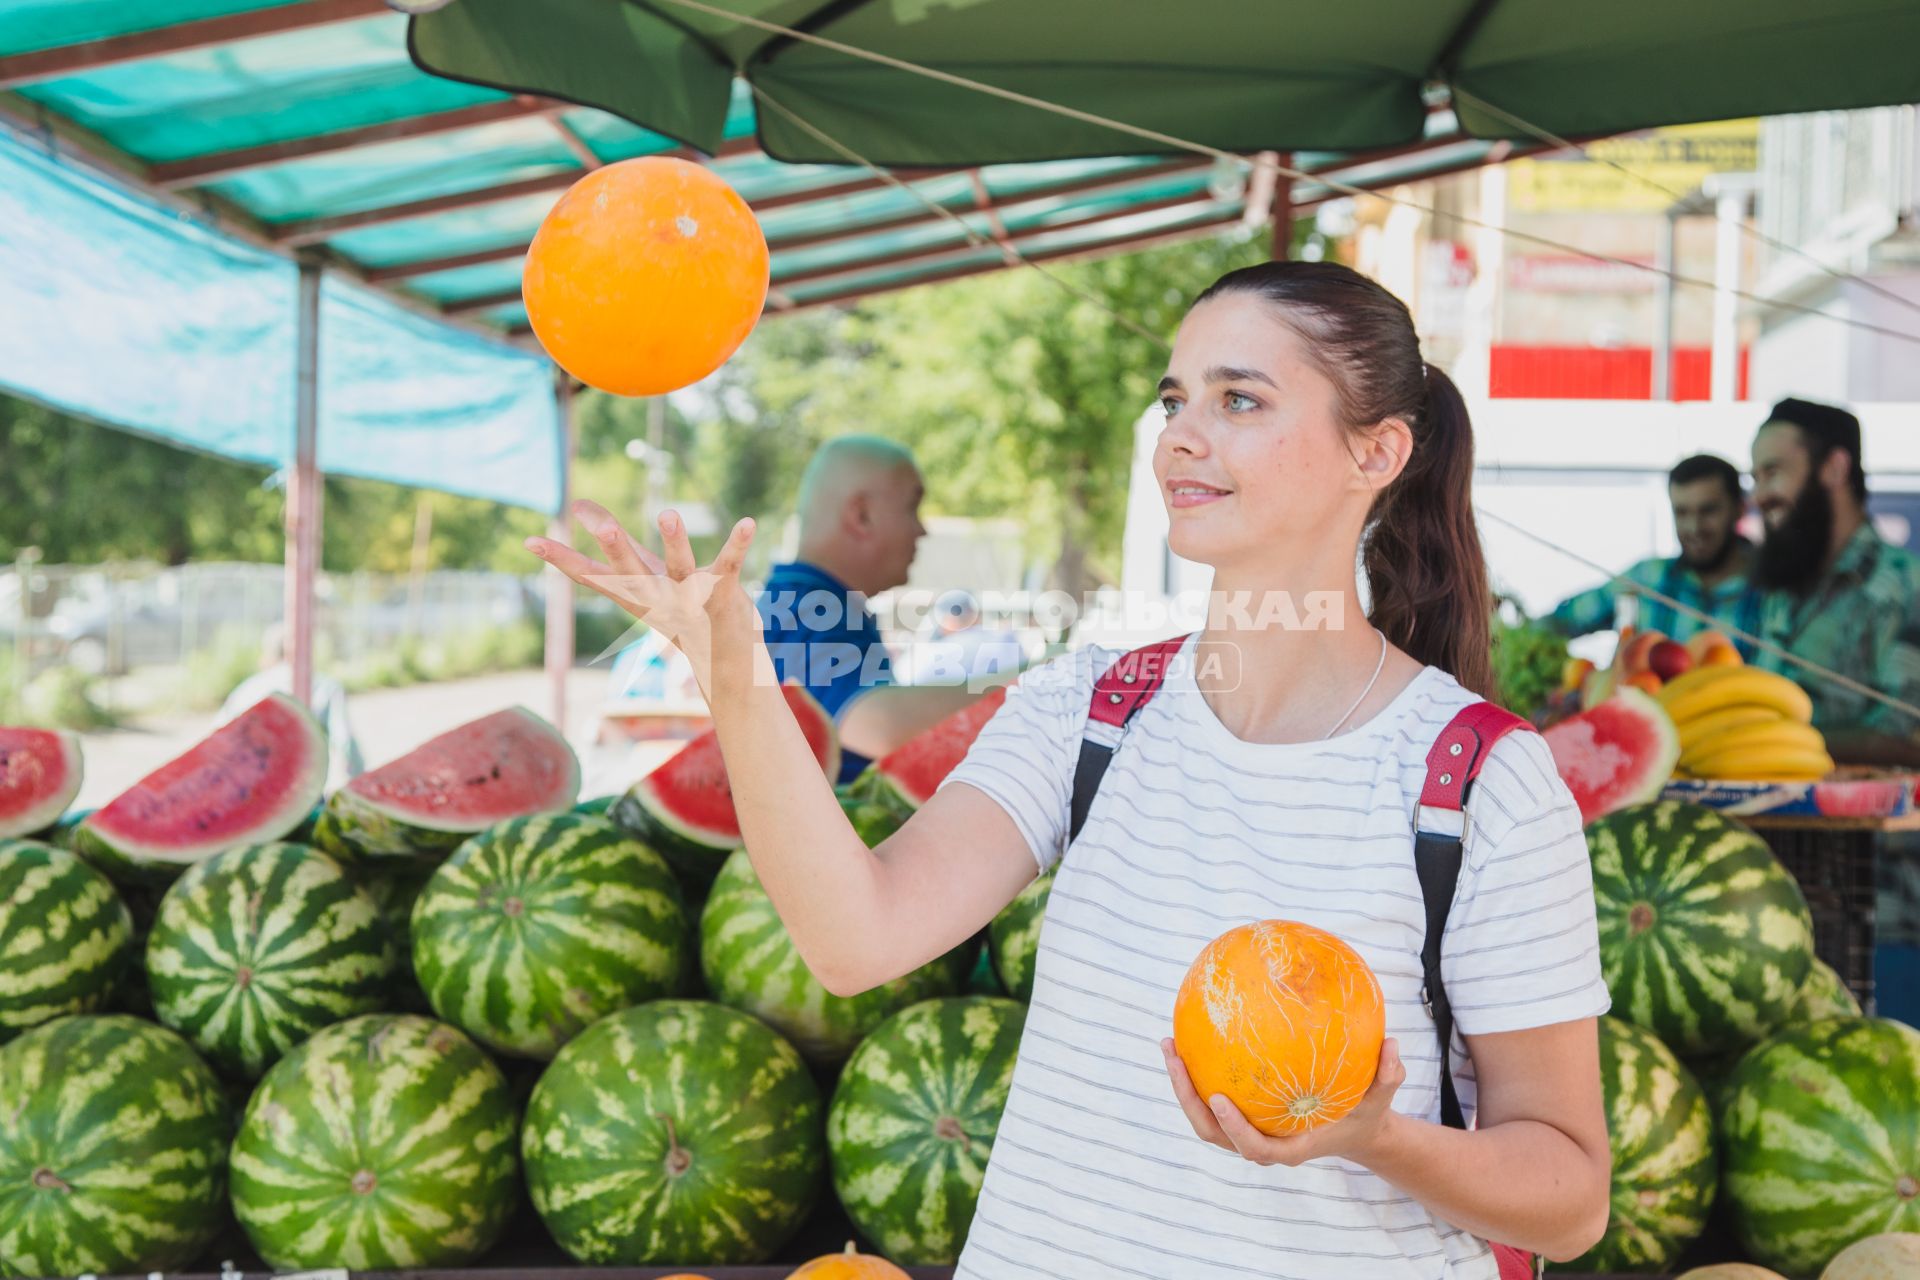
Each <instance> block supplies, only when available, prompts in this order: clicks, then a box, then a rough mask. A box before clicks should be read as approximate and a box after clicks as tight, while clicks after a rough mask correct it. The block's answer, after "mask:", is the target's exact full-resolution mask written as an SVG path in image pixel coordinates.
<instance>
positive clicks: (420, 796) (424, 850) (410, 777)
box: [313, 707, 580, 866]
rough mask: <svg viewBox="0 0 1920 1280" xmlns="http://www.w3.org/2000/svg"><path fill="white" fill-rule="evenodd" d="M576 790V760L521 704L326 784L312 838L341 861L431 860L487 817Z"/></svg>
mask: <svg viewBox="0 0 1920 1280" xmlns="http://www.w3.org/2000/svg"><path fill="white" fill-rule="evenodd" d="M579 798H580V761H579V760H578V758H576V757H575V756H574V754H573V748H572V747H570V746H568V745H567V740H566V738H564V737H563V736H561V734H560V732H559V730H557V729H555V728H554V727H553V726H552V725H550V724H548V723H547V722H546V721H545V720H542V719H541V718H540V717H539V716H537V715H535V714H533V712H531V711H528V710H527V709H526V708H524V707H512V708H509V709H508V710H506V711H496V712H494V713H493V714H492V715H489V716H482V717H481V718H480V719H478V720H473V721H470V722H468V723H467V724H463V725H461V726H460V727H459V728H457V729H450V730H448V731H447V732H446V733H443V734H441V735H440V736H439V737H437V738H433V739H431V740H430V741H428V742H426V743H423V744H422V745H420V746H418V747H415V748H414V749H413V750H412V751H409V752H408V753H407V754H406V755H403V756H401V757H400V758H399V759H398V760H395V761H393V762H392V763H390V764H387V765H383V766H381V767H380V768H378V769H375V770H373V771H372V772H371V773H363V774H361V775H360V776H358V777H356V778H354V779H353V780H352V781H351V782H349V783H347V785H346V786H344V787H342V788H340V790H338V791H336V792H334V793H333V795H332V797H331V798H329V799H328V801H327V807H326V810H325V812H323V813H322V814H321V815H320V818H319V820H318V822H316V823H315V826H314V835H313V839H314V843H315V844H316V845H318V846H319V847H320V848H321V849H322V850H324V851H326V852H327V853H330V854H332V855H334V856H335V857H337V858H339V859H340V860H341V861H342V862H343V863H344V864H346V865H348V866H355V865H359V864H363V863H370V864H375V865H377V864H380V863H382V862H384V861H390V860H395V859H398V860H402V861H405V860H411V859H424V860H426V861H428V862H439V861H440V860H442V859H443V858H445V857H446V856H447V855H448V854H449V853H451V852H453V850H455V849H457V848H459V846H460V844H461V842H462V841H464V840H465V839H466V838H467V837H468V836H471V835H475V834H477V833H479V832H481V831H484V830H486V829H487V828H488V827H490V826H492V825H493V824H495V823H496V822H505V821H507V820H508V819H511V818H523V817H526V816H528V815H530V814H535V813H558V812H560V811H562V810H565V809H570V808H572V807H573V805H574V802H575V801H576V800H578V799H579Z"/></svg>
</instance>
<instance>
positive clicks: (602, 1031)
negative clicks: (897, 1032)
mask: <svg viewBox="0 0 1920 1280" xmlns="http://www.w3.org/2000/svg"><path fill="white" fill-rule="evenodd" d="M821 1124H822V1115H821V1105H820V1093H819V1089H818V1087H817V1086H816V1085H815V1084H814V1082H813V1078H812V1076H810V1075H809V1074H808V1073H807V1069H806V1066H805V1065H804V1064H803V1063H802V1062H801V1060H800V1055H799V1054H798V1053H796V1052H794V1050H793V1047H792V1046H791V1045H789V1044H788V1043H787V1042H786V1041H785V1040H782V1039H781V1038H780V1037H779V1035H777V1034H776V1033H775V1032H774V1031H773V1030H772V1029H770V1028H769V1027H768V1026H767V1025H766V1024H765V1023H763V1022H761V1021H760V1020H759V1019H757V1018H752V1017H749V1016H748V1015H746V1014H744V1013H740V1012H738V1011H737V1010H734V1009H729V1008H726V1007H725V1006H723V1005H717V1004H707V1003H704V1002H700V1001H692V1000H656V1001H654V1002H653V1003H652V1004H645V1005H640V1006H638V1007H637V1008H633V1009H628V1010H626V1011H625V1012H624V1013H617V1014H614V1015H612V1016H611V1017H608V1018H603V1019H601V1020H600V1021H599V1022H596V1023H595V1024H594V1025H593V1026H591V1027H589V1028H588V1029H587V1030H586V1031H585V1032H583V1033H582V1034H580V1035H578V1036H576V1037H574V1039H572V1040H571V1041H569V1042H568V1043H567V1045H566V1047H564V1048H563V1049H561V1050H560V1052H559V1054H558V1055H557V1056H556V1057H555V1058H554V1060H553V1065H552V1066H550V1067H548V1068H547V1071H546V1074H544V1075H543V1076H541V1077H540V1083H539V1084H538V1085H536V1086H535V1087H534V1090H533V1097H532V1099H531V1100H530V1101H529V1102H528V1103H527V1117H526V1125H525V1129H524V1131H523V1135H522V1140H521V1145H522V1151H523V1153H524V1156H525V1159H526V1170H527V1184H528V1187H529V1189H530V1190H531V1191H532V1193H533V1203H534V1207H535V1208H536V1209H538V1210H539V1212H540V1216H541V1218H542V1219H543V1220H544V1221H545V1222H546V1224H547V1229H548V1230H549V1231H550V1232H552V1234H553V1238H554V1240H555V1241H556V1242H557V1243H558V1244H559V1245H560V1247H561V1248H563V1249H565V1250H566V1251H567V1252H568V1253H570V1254H572V1255H573V1256H574V1257H575V1258H577V1259H579V1260H580V1261H582V1262H586V1263H593V1264H601V1265H605V1264H619V1265H626V1266H646V1265H652V1264H667V1265H686V1264H701V1265H708V1266H717V1265H726V1264H729V1263H745V1262H759V1261H763V1260H764V1259H766V1258H768V1257H771V1256H772V1255H773V1253H774V1252H775V1251H776V1250H778V1249H779V1248H780V1246H781V1245H783V1244H784V1243H785V1242H786V1241H787V1239H788V1237H790V1236H791V1235H792V1234H793V1232H794V1230H795V1229H796V1228H798V1227H799V1225H800V1223H801V1221H802V1220H803V1219H805V1218H806V1216H807V1214H808V1213H809V1212H810V1211H811V1210H812V1208H813V1205H814V1201H815V1199H816V1198H817V1197H818V1196H819V1194H820V1190H821V1183H822V1181H823V1176H824V1174H825V1169H826V1151H825V1142H824V1140H823V1137H822V1133H821Z"/></svg>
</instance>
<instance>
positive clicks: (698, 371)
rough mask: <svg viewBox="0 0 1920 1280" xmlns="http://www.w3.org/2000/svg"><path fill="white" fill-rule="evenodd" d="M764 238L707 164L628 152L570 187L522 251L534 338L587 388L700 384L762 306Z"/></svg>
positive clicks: (636, 389)
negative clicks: (625, 157) (624, 157)
mask: <svg viewBox="0 0 1920 1280" xmlns="http://www.w3.org/2000/svg"><path fill="white" fill-rule="evenodd" d="M768 279H769V277H768V257H767V239H766V236H765V235H763V234H762V233H761V231H760V224H759V222H758V221H757V220H756V219H755V218H754V216H753V211H752V210H751V209H749V208H748V207H747V202H746V201H745V200H742V199H741V198H740V196H739V194H738V193H737V192H735V191H734V189H733V188H732V187H729V186H728V185H727V184H726V183H725V182H724V181H722V180H721V179H720V178H719V177H717V176H715V174H714V173H713V171H712V170H710V169H707V168H704V167H703V166H701V165H697V164H692V163H690V162H688V161H685V160H676V159H672V158H670V157H666V156H644V157H641V158H640V159H637V160H622V161H620V162H619V163H617V164H610V165H607V166H605V167H604V168H600V169H595V170H594V171H593V172H592V173H590V174H588V175H587V176H586V177H584V178H582V179H580V181H578V182H576V183H574V184H573V186H572V187H571V188H569V189H568V191H567V193H566V194H565V195H563V196H561V197H560V201H559V203H558V204H556V205H554V206H553V209H552V210H551V211H550V212H549V213H548V214H547V217H546V220H545V221H544V222H542V223H541V224H540V230H539V231H538V232H537V233H536V234H535V235H534V237H533V244H532V245H531V246H530V247H529V248H528V250H527V265H526V269H525V270H524V271H523V272H522V273H521V280H520V291H521V296H522V297H524V298H525V299H526V303H527V320H528V322H529V323H530V324H532V326H533V332H534V336H535V337H537V338H539V339H540V345H541V346H542V347H544V348H546V352H547V354H548V355H550V356H552V357H553V359H554V362H555V363H557V364H558V365H559V366H560V367H561V368H563V369H565V370H566V371H567V372H568V373H570V374H572V375H573V376H574V377H576V378H578V379H580V381H582V382H584V383H586V384H587V385H588V386H593V387H598V388H600V389H601V390H602V391H610V392H612V393H614V394H615V395H622V396H657V395H665V394H666V393H667V392H669V391H676V390H678V389H679V388H681V387H684V386H688V385H690V384H692V383H695V382H698V381H699V380H700V379H702V378H704V377H706V376H707V375H708V374H710V373H712V372H713V371H714V370H715V369H718V368H719V367H720V366H721V365H722V364H724V363H726V360H727V357H728V356H731V355H732V354H733V353H734V351H735V350H737V349H738V348H739V346H740V344H741V343H742V342H744V341H746V337H747V335H748V334H749V333H751V332H753V326H754V325H755V324H756V323H757V322H758V321H759V319H760V310H761V308H762V307H763V306H765V305H766V301H767V283H768Z"/></svg>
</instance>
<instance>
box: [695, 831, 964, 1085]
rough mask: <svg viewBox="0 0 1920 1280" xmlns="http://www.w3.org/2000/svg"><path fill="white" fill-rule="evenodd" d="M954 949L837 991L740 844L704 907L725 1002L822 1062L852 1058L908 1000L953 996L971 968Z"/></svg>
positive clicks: (718, 993) (704, 950) (705, 933)
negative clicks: (809, 958) (813, 964)
mask: <svg viewBox="0 0 1920 1280" xmlns="http://www.w3.org/2000/svg"><path fill="white" fill-rule="evenodd" d="M973 956H974V952H973V951H972V950H971V949H966V952H965V956H964V963H962V961H961V960H960V959H958V958H956V957H955V956H954V955H953V954H951V953H949V954H948V955H947V956H943V957H941V958H940V959H938V960H934V961H932V962H930V963H928V964H925V965H922V966H921V967H920V968H918V969H915V970H914V971H913V972H912V973H909V974H906V975H904V976H902V977H899V978H895V979H894V980H893V981H892V982H889V983H886V984H884V985H882V986H878V987H875V988H874V989H873V990H871V991H866V992H862V993H861V994H860V995H857V996H836V995H834V994H833V993H832V992H830V991H828V990H827V989H826V988H825V987H823V986H821V985H820V980H819V979H818V978H815V977H814V976H813V971H812V970H810V969H808V968H807V963H806V961H805V960H802V959H801V958H800V951H799V948H797V947H795V946H794V945H793V939H792V938H791V937H790V936H788V934H787V928H786V926H785V925H783V924H782V923H780V915H779V913H778V912H777V911H775V910H774V907H773V900H772V899H771V898H769V897H768V896H767V891H766V889H764V888H763V887H762V886H761V884H760V877H759V876H757V875H755V874H754V872H753V863H752V862H750V861H749V860H748V858H747V852H746V850H744V849H742V850H739V851H738V852H736V853H734V854H733V856H731V857H729V858H728V859H727V863H726V865H725V866H724V867H722V868H721V869H720V876H719V878H718V879H716V880H715V881H714V882H713V893H712V894H711V896H709V897H708V899H707V905H706V908H705V909H704V910H703V911H702V912H701V913H700V968H701V971H702V972H703V973H705V975H706V979H707V985H708V986H709V987H710V988H711V989H712V991H713V994H714V998H715V999H716V1000H718V1001H719V1002H720V1003H721V1004H727V1005H732V1006H733V1007H734V1008H736V1009H743V1010H745V1011H746V1012H748V1013H751V1014H753V1015H754V1016H755V1017H757V1018H760V1019H762V1020H763V1021H765V1022H766V1023H767V1024H768V1025H770V1026H771V1027H772V1028H773V1029H774V1030H775V1031H778V1032H779V1033H780V1034H781V1035H783V1036H785V1037H786V1038H787V1039H788V1040H790V1041H792V1042H793V1045H794V1047H795V1048H797V1049H799V1050H800V1054H801V1056H802V1057H804V1058H806V1060H807V1061H808V1062H811V1063H813V1064H814V1065H816V1066H821V1067H831V1066H835V1065H837V1064H839V1063H841V1062H843V1061H845V1060H846V1057H847V1055H848V1054H850V1053H852V1052H853V1049H854V1046H855V1045H857V1044H859V1043H860V1041H861V1040H862V1039H863V1038H865V1037H866V1035H867V1033H869V1032H870V1031H872V1030H873V1029H874V1028H875V1027H877V1026H879V1025H880V1024H881V1023H883V1022H885V1021H886V1020H887V1019H888V1018H889V1017H891V1016H893V1015H894V1014H895V1013H897V1012H899V1011H900V1010H902V1009H904V1008H906V1007H907V1006H908V1005H910V1004H918V1003H919V1002H920V1001H922V1000H926V999H930V998H932V997H934V996H946V995H952V994H953V993H954V992H956V991H958V990H960V987H961V984H962V983H964V982H965V981H966V979H967V974H968V973H969V972H970V971H971V970H972V968H973Z"/></svg>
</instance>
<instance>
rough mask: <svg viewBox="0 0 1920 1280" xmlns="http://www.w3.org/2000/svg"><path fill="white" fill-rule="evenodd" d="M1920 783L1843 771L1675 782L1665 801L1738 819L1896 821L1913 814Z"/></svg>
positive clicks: (1863, 771) (1892, 775)
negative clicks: (1809, 776)
mask: <svg viewBox="0 0 1920 1280" xmlns="http://www.w3.org/2000/svg"><path fill="white" fill-rule="evenodd" d="M1916 783H1920V778H1915V777H1914V776H1913V775H1911V774H1903V773H1880V772H1874V771H1871V770H1866V769H1843V770H1839V771H1837V772H1835V773H1834V774H1833V775H1832V776H1831V777H1828V778H1823V779H1822V780H1820V781H1819V782H1737V781H1733V780H1730V779H1723V778H1713V779H1691V780H1684V781H1683V780H1680V779H1675V780H1674V781H1672V782H1669V783H1668V784H1667V787H1666V790H1665V791H1663V792H1662V793H1661V797H1662V798H1663V799H1667V800H1687V801H1691V802H1692V803H1694V804H1701V805H1705V806H1707V807H1708V808H1709V809H1719V810H1722V811H1723V812H1726V813H1729V814H1733V815H1735V816H1736V817H1752V816H1755V815H1759V814H1766V815H1768V816H1771V817H1777V818H1897V817H1901V816H1903V815H1905V814H1909V813H1912V812H1913V811H1914V787H1915V784H1916Z"/></svg>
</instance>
